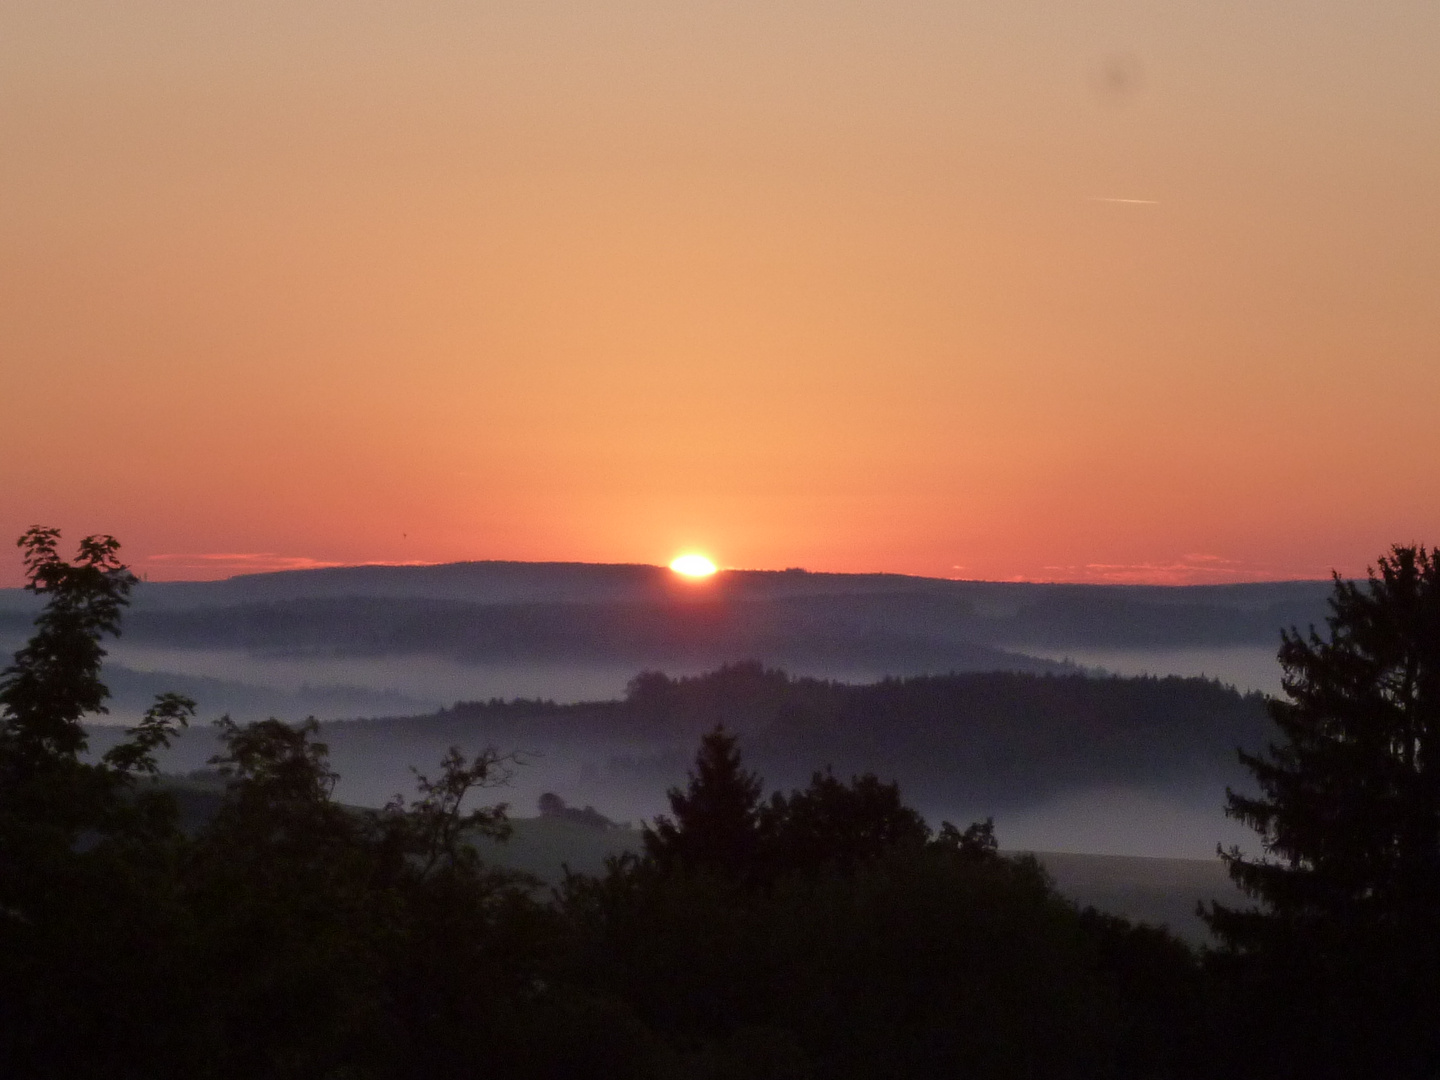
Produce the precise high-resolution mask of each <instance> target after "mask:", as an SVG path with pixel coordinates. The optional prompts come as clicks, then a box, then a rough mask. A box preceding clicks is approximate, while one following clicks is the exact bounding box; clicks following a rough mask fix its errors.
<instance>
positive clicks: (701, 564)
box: [670, 555, 715, 578]
mask: <svg viewBox="0 0 1440 1080" xmlns="http://www.w3.org/2000/svg"><path fill="white" fill-rule="evenodd" d="M670 569H671V570H674V571H675V573H677V574H683V575H685V576H686V577H695V578H700V577H709V576H710V575H711V574H713V573H715V564H714V563H713V562H711V561H710V560H709V559H707V558H706V557H705V556H704V555H681V556H680V557H679V558H678V559H676V560H675V561H674V562H672V563H671V564H670Z"/></svg>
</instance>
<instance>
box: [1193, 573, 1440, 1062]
mask: <svg viewBox="0 0 1440 1080" xmlns="http://www.w3.org/2000/svg"><path fill="white" fill-rule="evenodd" d="M1330 607H1331V613H1330V615H1329V617H1328V618H1327V620H1326V623H1327V626H1328V630H1329V635H1328V637H1327V638H1322V637H1321V636H1320V635H1319V634H1317V633H1316V632H1315V631H1314V630H1313V629H1312V630H1311V632H1310V633H1309V634H1308V635H1304V636H1302V635H1301V634H1299V633H1298V632H1294V631H1292V632H1288V633H1286V634H1284V636H1283V640H1282V645H1281V648H1280V654H1279V655H1280V662H1281V664H1282V665H1283V667H1284V670H1285V677H1284V684H1283V685H1284V689H1285V694H1286V698H1284V699H1276V700H1272V701H1271V702H1270V703H1269V709H1270V715H1271V717H1272V719H1273V720H1274V722H1275V724H1276V726H1277V727H1278V728H1279V732H1280V739H1279V740H1278V741H1277V742H1276V743H1274V744H1272V745H1271V746H1270V747H1269V749H1268V751H1267V752H1266V753H1264V754H1249V753H1242V754H1241V760H1242V761H1243V762H1244V764H1245V765H1246V766H1247V767H1248V768H1249V769H1250V771H1251V772H1252V773H1253V774H1254V777H1255V779H1256V781H1257V783H1258V785H1259V794H1256V795H1244V794H1240V793H1236V792H1233V791H1232V792H1230V793H1229V795H1228V807H1227V813H1229V815H1230V816H1232V817H1235V818H1238V819H1239V820H1241V821H1243V822H1245V823H1246V824H1248V825H1250V826H1251V827H1253V828H1254V829H1255V830H1256V831H1257V832H1259V834H1260V836H1261V838H1262V841H1263V843H1264V848H1265V852H1266V857H1264V858H1261V859H1258V860H1257V859H1250V858H1246V857H1244V856H1243V855H1242V854H1241V853H1240V852H1239V851H1238V850H1235V849H1232V850H1231V851H1229V852H1227V853H1224V855H1225V859H1226V861H1227V862H1228V863H1229V868H1230V874H1231V876H1232V877H1233V878H1234V879H1235V881H1236V882H1237V883H1238V884H1239V885H1240V887H1241V888H1242V889H1244V890H1245V891H1246V892H1247V893H1248V894H1249V895H1250V896H1252V897H1254V898H1255V899H1257V900H1259V901H1260V902H1261V906H1260V907H1258V908H1252V909H1249V910H1232V909H1230V908H1226V907H1222V906H1215V907H1213V908H1212V910H1211V911H1210V912H1209V913H1208V919H1209V922H1210V925H1211V927H1212V928H1213V929H1214V931H1215V932H1216V934H1217V935H1219V937H1220V938H1221V939H1222V941H1223V942H1224V943H1225V944H1226V945H1227V946H1228V949H1229V952H1230V961H1231V964H1232V966H1233V967H1234V968H1235V969H1236V970H1237V971H1238V972H1240V973H1242V974H1243V975H1244V977H1245V978H1246V979H1248V980H1249V982H1250V985H1252V986H1257V987H1259V988H1260V990H1259V991H1258V992H1261V993H1262V994H1263V996H1264V999H1265V1002H1266V1005H1265V1007H1266V1008H1267V1009H1270V1010H1271V1013H1270V1015H1269V1016H1268V1017H1267V1022H1269V1023H1270V1024H1271V1025H1272V1026H1274V1021H1275V1020H1276V1019H1277V1018H1285V1019H1286V1020H1288V1026H1287V1027H1286V1028H1285V1030H1287V1031H1288V1032H1289V1033H1290V1036H1291V1037H1290V1039H1289V1040H1288V1041H1285V1042H1284V1043H1283V1044H1282V1045H1280V1046H1279V1047H1278V1048H1277V1050H1276V1057H1277V1058H1279V1059H1282V1060H1281V1061H1280V1062H1278V1063H1277V1062H1271V1063H1268V1064H1267V1065H1266V1066H1265V1069H1264V1071H1268V1072H1269V1073H1270V1074H1272V1075H1274V1074H1277V1070H1282V1069H1283V1070H1288V1071H1293V1072H1295V1073H1297V1074H1299V1073H1302V1072H1303V1073H1306V1074H1308V1075H1310V1076H1315V1075H1334V1076H1356V1075H1363V1074H1369V1075H1384V1076H1433V1075H1435V1074H1436V1073H1437V1071H1440V1041H1437V1037H1440V1013H1437V1011H1436V1010H1437V1004H1436V1003H1437V1001H1440V556H1437V553H1435V552H1432V551H1427V550H1426V549H1425V548H1423V547H1396V548H1394V549H1392V551H1391V553H1390V555H1389V556H1388V557H1384V558H1381V559H1380V560H1379V569H1378V573H1377V572H1375V571H1373V570H1372V571H1371V573H1370V574H1369V577H1368V580H1367V581H1366V582H1365V583H1363V584H1357V583H1353V582H1349V581H1344V580H1341V579H1340V578H1339V576H1338V575H1337V576H1336V579H1335V590H1334V593H1333V596H1332V598H1331V601H1330Z"/></svg>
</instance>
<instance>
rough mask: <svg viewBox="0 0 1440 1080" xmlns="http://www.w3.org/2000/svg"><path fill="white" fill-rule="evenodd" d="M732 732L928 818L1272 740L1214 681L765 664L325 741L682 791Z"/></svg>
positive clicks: (1141, 777) (1209, 774)
mask: <svg viewBox="0 0 1440 1080" xmlns="http://www.w3.org/2000/svg"><path fill="white" fill-rule="evenodd" d="M717 724H720V725H724V726H725V727H726V728H727V729H728V730H730V731H733V732H736V733H738V734H741V735H743V736H744V737H745V745H746V754H747V757H748V758H749V759H750V760H751V761H752V762H753V763H754V764H755V765H756V767H757V768H758V769H759V770H760V772H761V773H762V774H763V775H765V776H766V777H767V778H768V779H770V780H771V781H772V782H774V783H776V784H798V783H803V782H804V781H805V780H806V779H808V776H809V772H810V770H811V769H812V768H813V767H814V766H815V765H817V764H819V765H829V766H831V767H833V768H834V770H835V771H836V773H837V774H840V775H850V774H852V773H855V774H858V773H863V772H868V771H878V772H880V773H882V774H883V775H884V776H886V777H891V778H895V779H898V780H899V781H900V782H901V784H902V785H903V787H904V789H905V791H906V792H907V793H908V795H909V797H910V798H911V799H912V800H914V802H915V803H916V805H919V806H921V807H932V806H946V805H955V803H956V801H957V800H960V801H963V802H964V803H966V804H967V805H968V804H971V803H975V804H983V805H985V806H988V807H995V808H1002V807H1007V806H1015V805H1024V804H1027V803H1031V802H1035V801H1039V800H1042V799H1045V798H1047V797H1050V796H1053V795H1055V794H1058V793H1060V792H1063V791H1065V790H1069V789H1075V788H1084V787H1103V786H1107V785H1122V784H1125V785H1155V786H1163V785H1172V784H1176V783H1185V782H1190V781H1194V780H1196V779H1214V778H1228V777H1230V776H1233V775H1235V774H1236V773H1237V768H1236V758H1235V750H1236V748H1237V747H1239V746H1256V745H1263V744H1264V742H1265V741H1266V739H1267V738H1268V737H1269V735H1270V726H1269V720H1268V719H1267V717H1266V714H1265V708H1264V701H1263V698H1262V697H1261V696H1260V695H1258V694H1249V695H1242V694H1239V693H1237V692H1236V691H1235V690H1233V689H1231V688H1229V687H1226V686H1222V685H1220V684H1218V683H1216V682H1213V681H1209V680H1205V679H1181V678H1165V679H1155V678H1139V679H1120V678H1102V679H1097V678H1089V677H1086V676H1082V675H1073V674H1072V675H1061V676H1056V675H1031V674H1022V673H1014V672H981V673H971V674H958V675H948V676H920V677H914V678H906V679H886V680H883V681H881V682H878V683H873V684H870V685H863V686H852V685H847V684H843V683H836V682H828V681H823V680H818V679H810V678H796V677H792V676H790V675H787V674H786V673H785V672H783V671H780V670H775V669H767V668H765V667H764V666H762V665H760V664H759V663H756V662H746V663H737V664H729V665H725V666H723V667H721V668H719V669H718V670H716V671H713V672H711V673H708V674H706V675H701V676H695V677H686V678H670V677H668V676H666V675H663V674H661V673H659V672H647V673H644V674H642V675H640V676H638V677H636V678H635V679H634V680H632V682H631V684H630V689H629V692H628V693H627V695H626V696H625V698H624V699H623V700H619V701H608V702H585V703H579V704H571V705H563V704H556V703H554V702H547V701H500V700H495V701H488V702H462V703H459V704H457V705H455V706H454V707H453V708H449V709H443V710H440V711H439V712H435V713H431V714H427V715H423V716H415V717H395V718H389V719H383V720H360V721H351V722H344V723H333V724H327V725H325V726H324V730H325V737H326V738H327V739H328V740H329V741H330V742H331V743H332V745H334V746H335V747H336V748H337V750H340V749H342V748H343V749H344V750H345V751H346V756H349V754H351V753H356V752H358V751H359V748H360V747H361V746H366V745H368V746H369V747H370V752H371V753H374V752H383V750H382V747H381V746H379V745H375V744H377V743H382V744H383V743H389V742H402V743H412V744H413V743H417V742H428V743H433V744H434V745H437V746H438V745H445V744H448V743H450V742H455V743H460V744H462V745H482V744H493V745H498V746H507V747H526V746H542V747H553V746H586V745H591V746H593V745H596V744H601V745H609V746H612V747H616V748H624V747H631V748H634V749H633V752H632V753H631V755H630V756H628V757H625V756H620V757H618V758H617V757H612V766H614V767H617V768H618V769H620V770H621V771H629V772H630V773H632V775H633V778H634V779H635V780H636V781H643V782H646V783H654V782H656V781H659V780H668V779H669V778H671V777H673V776H674V775H675V773H676V771H677V769H678V768H679V767H680V766H681V765H682V763H683V762H684V761H685V760H686V758H687V757H688V754H689V751H690V748H691V747H692V746H693V744H694V741H695V739H696V738H698V736H699V735H700V734H701V733H703V732H704V731H707V730H709V729H711V728H713V727H714V726H715V725H717ZM618 752H619V751H617V753H618Z"/></svg>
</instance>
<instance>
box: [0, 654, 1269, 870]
mask: <svg viewBox="0 0 1440 1080" xmlns="http://www.w3.org/2000/svg"><path fill="white" fill-rule="evenodd" d="M17 645H18V642H6V643H4V647H5V648H6V651H7V652H8V651H11V650H13V649H14V648H15V647H16V646H17ZM1024 651H1026V652H1030V653H1031V654H1032V655H1042V656H1046V657H1047V658H1050V659H1056V660H1066V659H1068V660H1071V661H1073V662H1075V663H1078V664H1080V665H1082V666H1084V667H1086V668H1090V669H1104V670H1107V671H1110V672H1113V673H1115V674H1121V675H1140V674H1150V675H1166V674H1177V675H1201V674H1203V675H1206V676H1209V677H1212V678H1218V679H1220V680H1222V681H1224V682H1227V683H1231V684H1233V685H1235V686H1236V687H1238V688H1239V689H1241V690H1262V691H1265V692H1269V693H1277V692H1278V691H1279V689H1280V687H1279V682H1280V679H1279V676H1280V671H1279V667H1278V665H1277V663H1276V661H1275V656H1274V650H1273V649H1270V648H1263V647H1258V646H1256V647H1226V648H1184V649H1151V650H1141V649H1064V650H1044V649H1026V650H1024ZM110 660H111V665H110V668H109V672H108V675H107V677H108V678H109V679H110V681H111V684H112V689H114V690H115V691H116V698H115V701H114V703H113V708H112V712H111V715H110V716H109V717H107V718H106V721H107V725H108V727H109V730H105V729H104V728H97V729H96V734H95V746H96V749H103V748H104V747H105V746H106V745H108V744H110V743H111V742H112V741H113V739H114V738H115V737H116V736H118V729H117V728H118V725H123V724H130V723H133V722H134V721H135V720H136V719H137V718H138V717H139V715H140V713H141V711H142V710H143V709H144V707H145V704H146V703H147V702H148V700H149V699H150V697H151V696H152V695H153V694H154V693H156V692H159V691H160V690H164V689H176V690H178V691H180V692H183V693H188V694H190V695H191V696H193V697H195V698H196V699H197V700H198V701H199V704H200V709H199V716H198V718H197V726H196V728H194V729H192V730H191V732H190V733H188V734H187V735H186V736H185V737H184V738H182V739H181V740H180V742H179V743H178V744H177V745H176V747H175V748H174V749H173V750H172V751H171V752H170V754H169V755H168V756H167V758H166V760H165V762H164V766H165V767H166V768H167V769H169V770H173V771H177V772H184V771H188V770H191V769H197V768H201V767H203V766H204V764H205V762H206V760H207V759H208V758H209V756H210V755H211V754H212V753H213V752H214V750H215V743H214V740H213V736H212V733H211V732H210V730H209V724H210V722H212V721H213V720H215V719H216V718H217V717H219V716H220V715H221V714H223V713H226V712H229V713H230V714H231V715H233V716H234V717H235V718H236V719H237V720H242V721H244V720H252V719H258V718H262V717H264V716H269V715H278V716H281V717H282V718H286V719H299V718H301V717H303V716H306V715H311V714H313V715H316V716H318V717H320V718H321V719H322V720H333V719H344V718H352V717H357V716H395V715H405V714H414V713H422V712H427V711H431V710H433V709H435V708H438V707H440V706H442V705H449V704H452V703H454V702H455V701H457V700H485V699H489V698H492V697H499V698H506V699H509V698H517V697H524V698H549V699H552V700H556V701H561V702H566V701H582V700H598V699H608V698H614V697H618V696H620V695H622V694H623V692H624V689H625V685H626V683H627V682H628V681H629V680H630V679H631V678H632V677H633V676H634V675H635V674H636V669H635V668H634V667H631V666H627V667H619V666H606V665H574V664H545V663H521V664H465V663H462V662H459V661H454V660H449V659H443V658H438V657H430V656H411V657H394V656H391V657H382V658H378V659H367V658H354V657H349V658H324V657H320V658H314V657H311V658H301V657H294V656H257V655H252V654H250V653H246V652H243V651H232V650H200V649H176V648H158V647H152V646H144V645H132V644H127V643H125V642H124V641H123V640H122V641H120V642H115V643H112V646H111V648H110ZM670 673H671V674H676V675H678V674H694V673H696V672H690V671H672V672H670ZM810 674H817V675H824V676H829V677H838V678H842V679H844V680H845V681H850V682H863V681H868V680H870V679H873V678H874V677H875V673H870V672H810ZM363 726H364V725H361V727H363ZM346 728H349V725H345V726H344V728H341V727H332V728H329V729H327V732H326V735H325V737H326V738H328V739H329V740H330V742H331V745H332V759H333V762H334V765H335V767H336V768H337V770H338V771H339V772H340V774H341V781H340V784H339V786H338V789H337V795H338V797H339V798H341V799H343V800H345V801H347V802H351V803H354V804H358V805H380V804H382V803H384V802H385V801H387V800H388V799H389V798H391V797H392V796H393V795H395V794H396V793H398V792H408V791H410V790H412V789H413V778H412V776H411V773H410V768H411V767H412V766H414V767H417V768H419V769H421V771H425V770H426V769H427V768H433V767H434V765H435V763H436V762H437V761H438V760H439V757H440V755H441V754H442V753H443V752H444V750H445V749H446V744H445V743H444V740H443V739H441V740H423V739H422V740H409V741H407V742H405V743H403V744H397V743H395V742H394V741H392V740H386V741H385V744H384V746H383V747H381V746H380V745H377V744H375V743H373V742H372V740H371V739H369V738H365V737H359V733H358V731H355V732H354V733H346V734H343V735H342V731H345V729H346ZM468 749H471V750H473V749H478V748H477V747H471V748H468ZM502 749H505V750H517V751H520V752H521V757H522V759H523V764H521V765H520V766H519V767H518V768H517V770H516V774H515V776H514V778H513V779H512V780H511V782H510V783H509V784H508V785H507V786H506V787H505V788H502V789H498V790H496V791H494V792H493V793H491V795H490V797H491V798H492V799H493V801H504V802H508V803H509V804H510V805H511V808H512V812H514V813H517V814H520V815H522V816H523V815H528V814H531V813H533V812H534V807H535V801H536V799H538V797H539V796H540V795H541V794H542V793H544V792H546V791H554V792H557V793H559V794H560V795H562V796H563V797H564V798H565V799H566V800H567V801H568V802H570V803H571V804H572V805H581V806H583V805H586V804H589V805H593V806H595V807H596V808H597V809H598V810H600V811H601V812H602V813H604V814H606V815H607V816H609V817H611V818H613V819H615V820H618V821H630V822H634V823H638V822H639V821H641V820H643V819H648V818H650V817H652V816H653V815H655V814H657V813H660V812H663V811H664V810H665V809H666V803H665V797H664V796H665V792H664V789H665V787H666V786H667V785H668V784H683V783H684V780H685V764H686V761H685V759H684V758H683V757H682V756H678V755H676V754H675V753H673V752H671V753H669V754H667V755H665V758H666V760H665V764H664V765H663V766H662V767H660V768H657V767H656V760H655V748H646V747H623V746H606V747H599V746H597V747H591V748H577V747H573V746H569V747H553V746H552V747H535V746H531V747H502ZM647 755H648V763H647V767H646V768H645V769H644V770H640V772H642V773H643V779H642V777H641V776H637V769H636V768H635V764H634V763H635V761H636V760H637V759H645V758H647ZM815 764H816V765H817V766H822V765H824V764H825V763H824V762H816V763H815ZM882 771H883V770H882ZM1223 800H1224V791H1223V785H1222V784H1220V783H1218V782H1216V783H1210V784H1205V785H1198V786H1196V787H1194V788H1192V789H1190V790H1184V791H1180V790H1156V789H1142V788H1105V789H1098V790H1086V791H1072V792H1068V793H1066V794H1064V795H1063V796H1062V797H1059V798H1056V799H1054V800H1052V801H1049V802H1046V803H1041V804H1038V805H1029V806H1019V807H1016V806H1011V807H999V808H997V807H985V806H966V805H957V806H951V807H939V806H936V807H923V808H922V809H923V810H925V811H926V813H927V815H928V816H930V817H931V818H932V820H933V821H934V822H935V823H936V824H938V822H939V821H940V820H941V818H949V819H952V820H955V821H956V822H957V823H961V824H963V823H965V822H968V821H969V820H973V819H975V818H979V817H983V816H986V815H988V814H994V816H995V817H996V828H997V832H998V834H999V837H1000V840H1001V842H1002V844H1003V845H1004V846H1005V847H1007V848H1013V849H1029V850H1044V851H1073V852H1090V853H1097V854H1113V855H1145V856H1159V857H1180V858H1200V859H1204V858H1212V857H1213V856H1214V853H1215V846H1216V844H1217V843H1222V844H1224V845H1225V846H1227V847H1228V846H1229V845H1230V844H1232V843H1238V844H1240V845H1241V846H1242V847H1246V848H1248V849H1250V850H1253V849H1254V847H1255V843H1254V834H1253V833H1250V832H1249V831H1248V830H1246V829H1245V828H1243V827H1242V826H1239V825H1238V824H1237V823H1235V822H1233V821H1230V820H1228V819H1227V818H1225V816H1224V814H1223V812H1222V810H1221V807H1222V804H1223Z"/></svg>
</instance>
